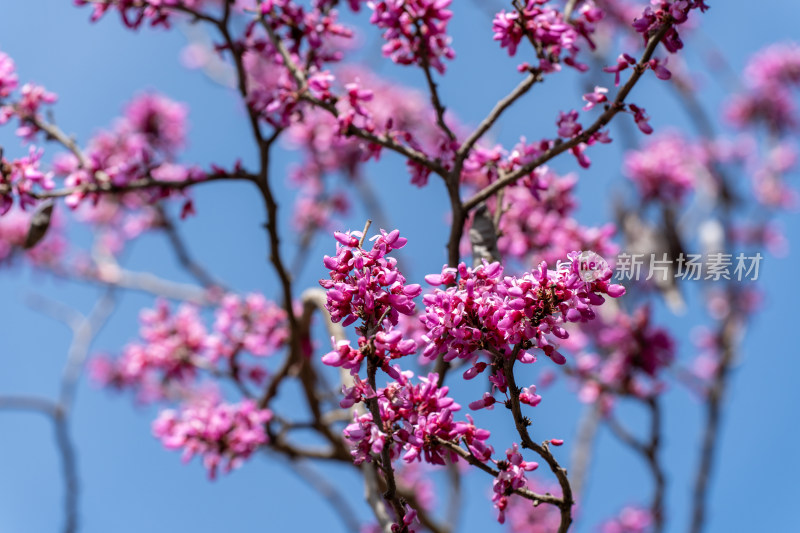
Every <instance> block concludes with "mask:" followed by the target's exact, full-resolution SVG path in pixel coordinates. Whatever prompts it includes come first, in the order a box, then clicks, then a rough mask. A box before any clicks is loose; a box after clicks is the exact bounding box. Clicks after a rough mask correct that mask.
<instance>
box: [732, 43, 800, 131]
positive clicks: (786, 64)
mask: <svg viewBox="0 0 800 533" xmlns="http://www.w3.org/2000/svg"><path fill="white" fill-rule="evenodd" d="M745 82H746V85H747V89H746V90H745V92H743V93H742V94H739V95H736V96H735V97H734V98H733V99H732V100H731V102H730V103H729V104H728V109H727V110H726V114H727V117H728V119H729V120H730V121H731V122H732V123H733V124H734V125H735V126H737V127H739V128H745V127H748V126H753V125H759V124H764V125H766V126H767V127H768V128H769V129H770V130H771V131H773V132H783V131H786V130H789V129H791V128H794V127H796V126H797V124H798V117H797V108H796V105H795V103H794V100H793V98H792V93H791V90H792V89H793V88H795V89H796V88H797V87H800V45H798V44H796V43H790V44H779V45H773V46H770V47H768V48H766V49H765V50H762V51H761V52H759V53H757V54H755V55H754V56H753V57H752V58H751V59H750V61H749V62H748V64H747V67H746V68H745Z"/></svg>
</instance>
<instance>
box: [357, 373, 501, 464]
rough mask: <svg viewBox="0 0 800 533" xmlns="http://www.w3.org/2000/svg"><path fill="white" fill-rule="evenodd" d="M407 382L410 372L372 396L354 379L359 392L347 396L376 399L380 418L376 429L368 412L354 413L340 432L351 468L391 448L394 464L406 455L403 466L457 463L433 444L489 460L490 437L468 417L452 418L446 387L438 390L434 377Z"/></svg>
mask: <svg viewBox="0 0 800 533" xmlns="http://www.w3.org/2000/svg"><path fill="white" fill-rule="evenodd" d="M412 377H413V374H412V373H411V372H402V373H398V374H397V378H396V380H395V381H392V382H391V383H389V385H387V386H386V388H383V389H379V390H378V391H377V392H375V391H372V390H370V388H369V385H367V384H364V383H363V382H360V381H358V380H357V381H356V385H355V386H354V387H353V388H354V389H357V390H358V392H356V393H354V392H353V391H352V390H350V391H348V396H350V397H355V398H357V400H358V401H363V400H365V399H366V398H377V402H378V408H379V412H380V417H381V420H380V424H377V423H375V421H374V420H373V418H372V414H371V413H364V414H359V413H358V412H356V413H355V414H354V419H355V420H354V422H353V423H352V424H350V425H349V426H347V428H345V430H344V435H345V438H346V439H347V440H348V441H349V442H350V444H351V446H352V454H353V459H354V461H355V462H356V464H360V463H362V462H364V461H370V460H371V454H379V453H380V452H381V450H383V448H384V447H385V446H389V447H390V452H391V457H392V458H393V459H394V458H398V457H400V455H401V453H402V452H405V453H402V457H403V460H404V461H405V462H408V463H410V462H413V461H418V460H422V459H424V460H425V462H426V463H429V464H437V465H444V464H447V462H448V461H451V462H455V461H457V460H458V456H457V455H456V454H454V453H453V452H450V451H448V450H447V448H444V447H442V446H440V445H439V444H438V443H437V441H438V439H442V440H446V441H450V442H458V441H463V442H464V443H466V445H467V447H468V448H469V449H470V451H471V452H472V453H473V454H474V455H475V457H477V458H478V459H479V460H481V461H487V460H489V458H490V457H491V454H492V451H493V450H492V447H491V446H489V445H488V444H487V443H486V441H487V439H488V438H489V432H488V431H486V430H484V429H480V428H477V427H476V426H475V425H474V423H473V421H472V418H471V417H470V416H469V415H467V420H468V421H467V422H459V421H456V420H455V419H454V417H453V413H454V412H456V411H459V410H460V409H461V406H460V405H458V404H457V403H455V402H454V401H453V399H452V398H450V397H448V396H447V392H448V388H447V387H439V386H437V382H438V375H437V374H428V376H427V377H420V378H419V383H417V384H413V383H412V382H411V378H412Z"/></svg>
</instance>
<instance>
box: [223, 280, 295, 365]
mask: <svg viewBox="0 0 800 533" xmlns="http://www.w3.org/2000/svg"><path fill="white" fill-rule="evenodd" d="M286 324H287V316H286V311H285V310H284V309H283V308H282V307H280V306H279V305H278V304H276V303H275V302H272V301H269V300H267V299H266V298H265V297H264V295H263V294H259V293H251V294H248V295H247V296H245V297H244V298H242V297H241V296H239V295H237V294H229V295H227V296H225V297H224V298H223V299H222V301H221V302H220V305H219V308H218V309H217V312H216V320H215V321H214V333H213V334H212V335H211V336H210V337H209V339H208V341H207V345H208V346H209V349H210V355H211V358H212V360H217V359H231V358H233V357H235V356H236V354H237V352H239V351H240V350H244V351H246V352H249V353H251V354H253V355H255V356H259V357H263V356H268V355H272V354H274V353H275V352H277V351H278V350H279V349H280V348H281V347H282V346H284V345H285V344H286V342H287V337H288V331H287V328H286Z"/></svg>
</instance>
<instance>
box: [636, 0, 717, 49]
mask: <svg viewBox="0 0 800 533" xmlns="http://www.w3.org/2000/svg"><path fill="white" fill-rule="evenodd" d="M650 4H651V6H648V7H646V8H645V9H644V11H643V12H642V15H641V16H640V17H639V18H637V19H636V20H634V21H633V28H634V29H635V30H636V31H637V32H639V33H640V34H642V37H643V39H644V41H645V42H647V40H648V39H649V38H650V37H651V36H652V35H653V34H654V33H656V32H658V31H659V30H660V29H661V28H662V27H663V26H664V25H665V24H669V25H670V28H669V30H667V32H666V33H665V34H664V37H662V39H661V42H662V43H664V46H665V47H666V48H667V50H669V51H670V52H672V53H673V54H674V53H675V52H677V51H678V50H680V49H681V48H683V41H681V37H680V35H678V30H676V29H675V26H678V25H681V24H683V23H685V22H686V21H687V20H688V19H689V11H691V10H692V9H699V10H700V11H702V12H705V11H706V10H707V9H708V6H707V5H706V3H705V0H650Z"/></svg>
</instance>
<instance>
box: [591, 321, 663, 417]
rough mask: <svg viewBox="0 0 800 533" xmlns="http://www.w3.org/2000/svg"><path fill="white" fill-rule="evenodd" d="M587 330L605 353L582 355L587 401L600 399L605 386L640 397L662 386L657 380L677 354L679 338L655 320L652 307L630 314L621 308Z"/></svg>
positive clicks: (657, 390) (620, 392)
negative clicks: (670, 333)
mask: <svg viewBox="0 0 800 533" xmlns="http://www.w3.org/2000/svg"><path fill="white" fill-rule="evenodd" d="M583 330H584V332H586V333H587V334H588V335H589V336H590V337H591V338H592V339H593V340H594V343H595V345H596V347H597V349H598V350H599V351H600V353H602V354H603V355H602V356H598V355H597V354H594V353H585V354H583V355H581V356H580V357H579V358H578V365H577V370H578V374H579V376H582V377H584V378H586V380H585V382H584V384H583V387H582V389H581V392H580V397H581V399H582V400H583V401H585V402H594V401H596V400H597V399H598V398H599V397H600V396H602V394H603V391H604V390H613V391H615V392H617V393H619V394H632V395H634V396H638V397H648V396H650V395H652V394H654V393H657V392H659V391H660V390H661V387H662V386H661V384H660V383H659V382H658V381H657V380H658V378H659V375H660V373H661V371H662V370H663V369H664V368H666V367H668V366H669V365H670V364H671V363H672V361H673V359H674V358H675V341H674V340H673V339H672V337H671V336H670V335H669V333H668V332H667V331H666V330H665V329H663V328H660V327H657V326H655V325H653V324H652V322H651V312H650V308H649V307H640V308H638V309H636V310H635V311H634V312H633V313H632V314H630V315H628V314H625V313H622V312H619V313H617V314H616V315H614V316H613V318H611V319H609V320H601V321H598V322H595V323H593V324H587V325H586V326H585V327H584V328H583ZM643 378H646V379H647V381H645V380H644V379H643ZM648 381H649V382H650V383H651V384H650V385H648ZM604 400H607V398H604Z"/></svg>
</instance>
